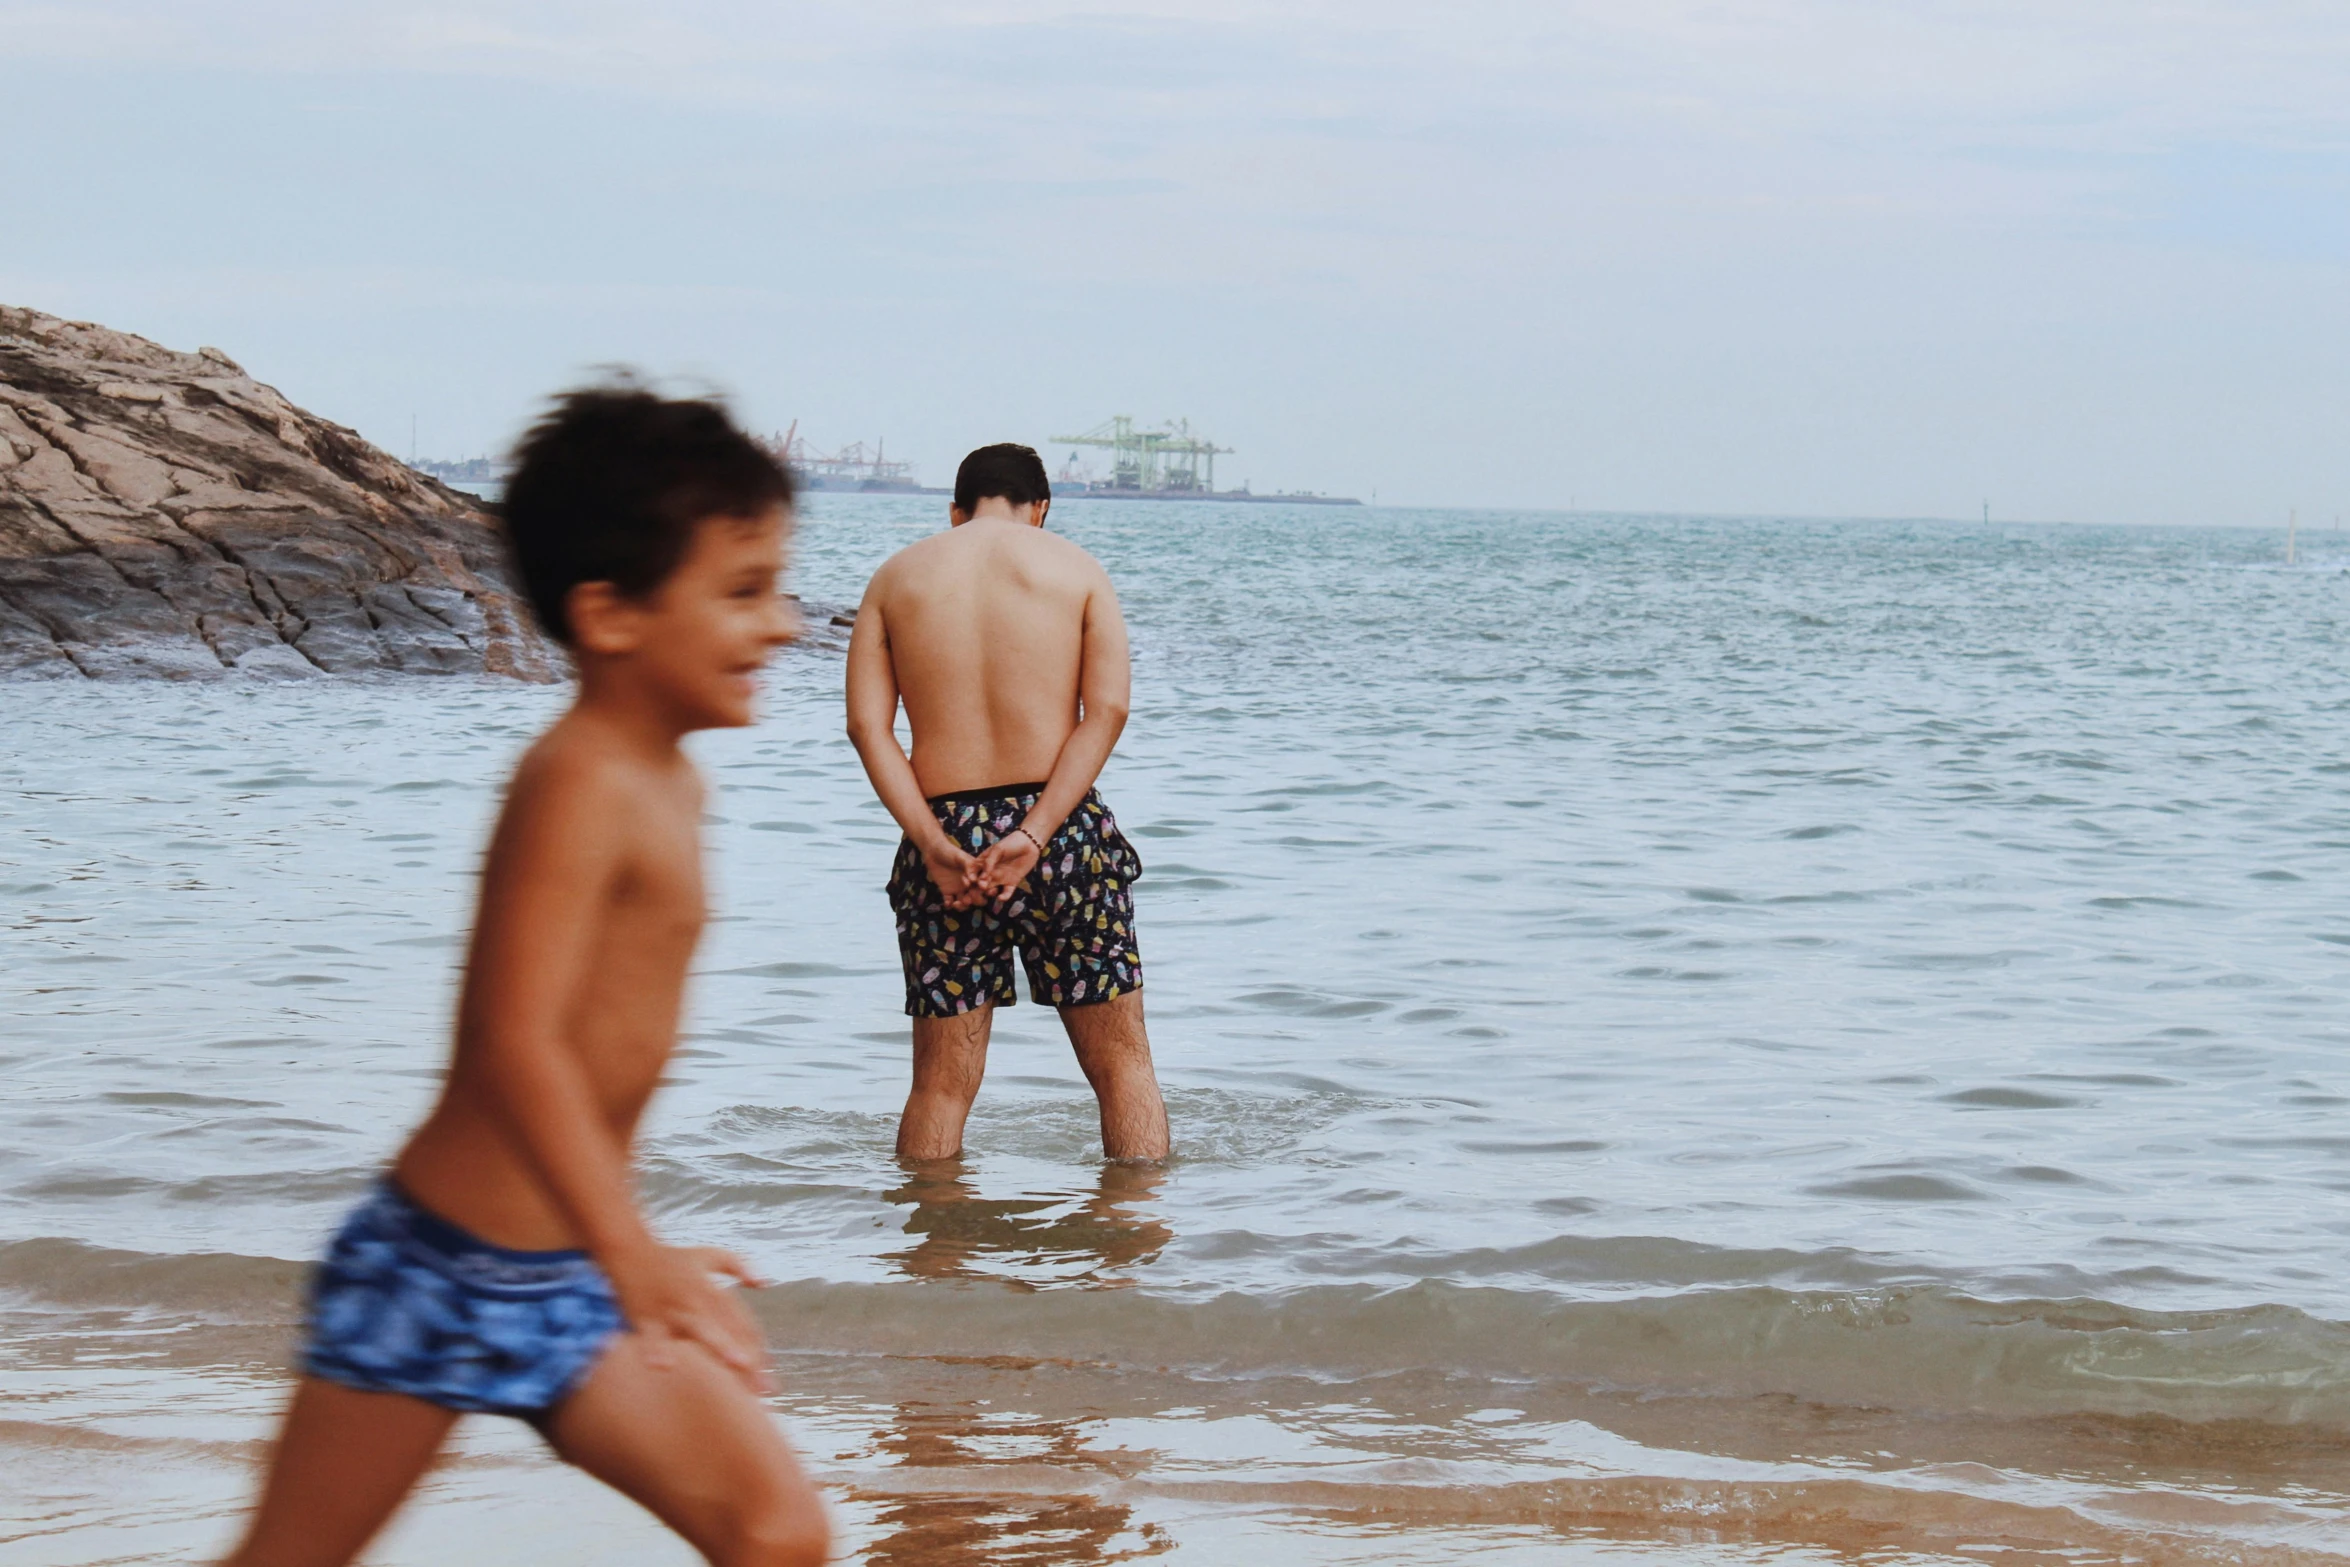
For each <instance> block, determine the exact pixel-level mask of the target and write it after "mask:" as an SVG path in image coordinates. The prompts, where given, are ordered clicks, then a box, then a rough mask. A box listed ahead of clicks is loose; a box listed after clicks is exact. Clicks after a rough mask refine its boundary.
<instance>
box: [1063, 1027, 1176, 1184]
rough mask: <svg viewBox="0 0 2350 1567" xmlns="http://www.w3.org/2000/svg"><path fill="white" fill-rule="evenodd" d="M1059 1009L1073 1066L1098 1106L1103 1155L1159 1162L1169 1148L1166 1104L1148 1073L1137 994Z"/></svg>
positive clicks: (1148, 1047)
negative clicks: (1080, 1072)
mask: <svg viewBox="0 0 2350 1567" xmlns="http://www.w3.org/2000/svg"><path fill="white" fill-rule="evenodd" d="M1060 1010H1061V1026H1062V1027H1063V1028H1066V1029H1067V1030H1068V1031H1069V1043H1070V1044H1071V1045H1072V1046H1073V1047H1075V1049H1076V1051H1077V1065H1078V1067H1079V1068H1080V1069H1082V1070H1083V1071H1084V1073H1085V1080H1086V1081H1087V1082H1089V1083H1091V1084H1092V1085H1093V1095H1094V1097H1095V1098H1096V1099H1098V1100H1100V1101H1101V1106H1102V1152H1103V1153H1104V1154H1106V1155H1108V1156H1109V1157H1110V1158H1112V1159H1164V1158H1166V1157H1167V1152H1168V1149H1169V1147H1170V1143H1169V1139H1168V1135H1167V1105H1166V1101H1165V1100H1163V1099H1161V1098H1160V1097H1159V1078H1158V1074H1157V1073H1156V1072H1154V1071H1153V1070H1152V1069H1151V1042H1150V1036H1149V1035H1148V1034H1146V1033H1144V1032H1143V1027H1142V992H1141V991H1139V990H1130V991H1128V992H1127V993H1126V994H1125V995H1123V996H1120V997H1118V998H1117V999H1116V1000H1114V1001H1096V1002H1092V1003H1090V1004H1088V1005H1084V1006H1068V1007H1063V1008H1061V1009H1060Z"/></svg>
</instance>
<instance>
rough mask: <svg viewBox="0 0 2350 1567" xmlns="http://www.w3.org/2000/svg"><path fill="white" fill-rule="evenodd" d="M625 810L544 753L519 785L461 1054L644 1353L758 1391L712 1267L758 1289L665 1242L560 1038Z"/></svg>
mask: <svg viewBox="0 0 2350 1567" xmlns="http://www.w3.org/2000/svg"><path fill="white" fill-rule="evenodd" d="M639 814H640V813H639V812H638V811H637V810H634V809H632V808H631V801H630V800H629V799H628V798H627V790H626V788H625V787H624V786H623V785H621V784H620V783H619V782H618V781H616V780H613V779H610V778H608V777H600V776H597V775H596V774H595V773H593V772H591V771H589V770H586V769H581V768H578V767H574V766H562V765H551V764H549V763H547V762H546V761H545V760H544V759H534V760H532V761H528V762H525V763H524V765H523V768H522V769H521V771H520V772H518V773H517V774H516V776H515V780H514V786H513V788H512V790H511V791H510V793H509V795H508V797H507V802H506V808H505V812H504V814H503V815H502V816H501V818H500V819H499V822H498V829H497V832H496V834H495V836H494V837H493V838H492V839H491V842H490V853H489V859H488V862H487V863H486V864H485V865H484V867H483V870H482V895H481V909H480V913H479V916H478V918H477V920H476V923H475V925H474V933H473V947H472V953H471V956H470V958H469V960H468V962H467V965H466V976H465V995H464V999H463V1001H462V1003H461V1004H460V1009H459V1020H458V1028H459V1033H460V1037H461V1039H462V1041H463V1049H462V1055H463V1059H464V1062H465V1064H466V1066H467V1067H468V1068H469V1069H470V1070H471V1072H472V1073H473V1074H475V1081H477V1082H479V1083H480V1084H481V1085H482V1087H483V1088H484V1089H485V1090H486V1092H487V1095H488V1098H489V1109H490V1112H491V1113H492V1114H493V1115H494V1116H495V1117H497V1119H499V1120H500V1121H502V1122H503V1123H504V1124H505V1125H506V1126H507V1127H508V1128H510V1129H511V1131H512V1132H513V1135H514V1139H515V1141H516V1143H517V1144H519V1146H520V1147H521V1149H522V1152H523V1154H524V1156H525V1157H526V1158H527V1159H528V1160H529V1161H530V1163H531V1165H532V1167H533V1168H535V1169H536V1170H537V1172H538V1174H539V1178H540V1179H541V1180H542V1181H543V1182H544V1183H545V1185H546V1189H547V1191H548V1193H549V1194H550V1195H551V1196H552V1197H553V1198H554V1200H555V1202H556V1204H557V1205H558V1206H559V1207H561V1208H562V1210H563V1212H564V1214H565V1215H566V1216H567V1217H568V1218H569V1219H570V1220H571V1222H572V1224H573V1225H574V1226H575V1227H576V1228H577V1229H578V1231H579V1233H580V1236H581V1238H582V1239H583V1240H584V1241H585V1242H586V1245H587V1249H588V1251H589V1252H590V1253H591V1254H592V1255H593V1256H594V1257H595V1259H596V1260H597V1262H598V1263H599V1264H601V1265H602V1266H603V1268H604V1271H605V1273H606V1274H607V1275H608V1276H609V1277H610V1279H611V1280H612V1287H613V1292H614V1294H616V1295H617V1296H618V1297H619V1299H620V1305H621V1310H622V1313H623V1314H624V1315H625V1316H626V1317H627V1318H628V1321H629V1325H630V1327H631V1328H632V1329H634V1330H635V1331H637V1332H638V1333H640V1334H642V1335H644V1337H645V1339H646V1346H647V1350H648V1358H650V1359H653V1360H654V1361H655V1362H656V1363H659V1362H660V1361H663V1360H665V1359H666V1354H667V1343H666V1341H667V1340H669V1339H693V1340H696V1341H698V1342H700V1343H701V1344H702V1345H703V1346H704V1347H706V1348H707V1349H709V1350H710V1351H711V1352H712V1353H714V1354H716V1355H717V1356H718V1358H719V1359H720V1360H721V1361H723V1362H725V1363H726V1364H727V1365H728V1366H730V1367H732V1368H733V1369H734V1370H735V1371H736V1372H737V1373H739V1374H741V1375H743V1376H744V1377H746V1378H748V1379H751V1380H752V1381H754V1382H757V1381H758V1380H759V1378H760V1376H761V1374H762V1373H761V1354H760V1349H759V1344H758V1339H757V1335H756V1332H755V1331H754V1330H752V1329H751V1327H750V1325H749V1323H748V1322H747V1321H746V1320H745V1319H744V1317H743V1315H742V1313H741V1312H740V1310H739V1309H738V1308H736V1307H735V1306H734V1305H733V1303H732V1302H730V1301H728V1300H727V1299H726V1298H725V1297H724V1296H723V1295H721V1294H720V1293H719V1291H718V1290H717V1288H716V1287H715V1286H714V1285H713V1284H712V1283H711V1282H710V1279H709V1276H708V1275H709V1272H710V1270H712V1269H716V1270H717V1271H720V1272H725V1273H730V1274H732V1275H734V1276H735V1277H737V1278H739V1279H741V1280H742V1281H743V1282H744V1283H756V1282H757V1281H756V1280H755V1279H753V1278H752V1277H751V1275H750V1271H749V1269H748V1268H747V1267H746V1266H745V1265H744V1264H743V1263H742V1262H741V1261H740V1260H739V1259H736V1258H734V1257H731V1256H729V1255H727V1254H725V1253H721V1252H713V1251H709V1250H706V1249H702V1248H670V1247H665V1246H663V1245H661V1244H660V1242H659V1241H657V1240H656V1239H655V1238H654V1237H653V1233H652V1231H651V1230H650V1229H649V1228H647V1227H646V1224H645V1221H644V1216H643V1215H642V1214H641V1213H639V1212H638V1210H637V1205H636V1194H635V1190H634V1185H633V1182H632V1180H631V1178H630V1172H629V1165H628V1150H627V1148H626V1147H625V1146H624V1145H623V1143H622V1141H621V1139H620V1137H619V1136H618V1135H617V1134H616V1133H615V1132H614V1130H613V1127H612V1123H611V1120H610V1119H609V1117H608V1116H607V1114H606V1113H605V1110H604V1107H603V1105H602V1104H601V1103H600V1102H599V1101H598V1098H597V1095H596V1092H595V1089H594V1087H593V1085H592V1084H591V1083H590V1081H589V1079H588V1074H587V1071H586V1068H585V1066H584V1065H583V1064H582V1062H581V1060H580V1058H579V1053H578V1051H577V1050H576V1049H575V1048H574V1047H573V1046H572V1044H571V1042H570V1041H569V1040H567V1039H566V1038H565V1037H564V1035H563V1024H564V1020H565V1019H566V1018H568V1017H569V1016H570V1015H571V1014H572V1011H573V1009H574V1006H575V1004H576V998H577V996H578V994H579V991H580V987H581V985H582V984H583V982H584V981H585V978H586V975H587V969H588V964H589V962H590V961H591V953H592V950H593V945H594V936H595V928H596V920H597V916H598V915H599V914H600V913H601V912H602V911H603V910H604V909H606V908H607V907H608V906H609V903H610V899H611V896H612V893H613V890H614V887H615V884H616V883H617V881H618V879H619V877H620V875H621V874H622V871H623V868H624V863H625V846H626V837H625V835H626V833H627V831H628V823H629V822H630V820H631V819H632V818H635V817H637V816H638V815H639Z"/></svg>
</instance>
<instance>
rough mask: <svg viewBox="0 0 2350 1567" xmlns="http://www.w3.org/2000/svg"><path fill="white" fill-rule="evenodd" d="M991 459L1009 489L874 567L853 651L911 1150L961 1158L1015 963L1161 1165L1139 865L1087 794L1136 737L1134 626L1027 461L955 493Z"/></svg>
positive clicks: (1112, 1128) (857, 731)
mask: <svg viewBox="0 0 2350 1567" xmlns="http://www.w3.org/2000/svg"><path fill="white" fill-rule="evenodd" d="M990 462H992V463H993V464H994V466H993V468H992V470H991V471H990V472H989V474H988V479H989V480H990V481H991V482H999V483H1005V484H1007V485H1008V486H1009V493H1008V492H1007V490H1006V489H994V490H980V491H979V492H978V493H977V494H976V496H975V497H974V498H973V500H972V502H971V503H970V505H969V509H968V510H966V509H964V505H963V504H962V496H961V495H960V493H959V494H958V504H957V506H956V507H955V508H953V509H952V511H951V513H950V517H949V521H950V524H951V525H950V527H949V528H948V530H947V531H946V532H944V533H941V534H936V535H933V536H932V537H930V538H927V539H924V540H922V541H921V542H920V543H918V544H913V545H910V546H908V547H907V548H905V549H903V550H900V551H899V552H898V553H897V554H896V555H894V556H892V557H890V559H889V560H888V561H887V562H886V563H884V564H883V566H882V567H881V569H880V570H879V571H877V572H875V573H874V574H873V581H872V583H871V585H870V586H868V587H867V589H866V591H865V601H864V604H863V606H862V607H861V608H860V609H859V610H858V612H857V622H856V629H855V631H854V632H853V633H852V634H851V636H850V639H849V669H848V719H849V737H850V739H851V740H853V741H854V742H855V744H856V747H857V752H858V754H859V756H860V757H861V758H863V760H864V763H865V771H866V775H867V776H868V777H869V778H871V780H872V782H873V789H874V792H875V793H876V794H878V795H879V796H880V797H881V802H882V804H883V805H885V806H887V807H888V808H889V812H890V814H891V815H892V816H893V817H895V818H896V819H897V821H898V824H899V826H901V827H903V828H904V829H905V833H906V838H905V842H904V843H903V844H902V845H901V846H900V849H899V855H898V863H897V866H896V868H895V869H893V871H892V873H891V876H890V901H891V905H892V907H893V909H894V910H895V911H896V914H897V925H898V942H899V955H900V957H901V959H902V960H903V963H904V966H905V970H906V989H907V1002H906V1010H907V1012H908V1014H909V1015H910V1016H911V1017H912V1018H913V1020H914V1085H913V1090H912V1092H911V1093H910V1094H909V1095H908V1098H907V1103H906V1112H905V1116H904V1118H903V1119H902V1120H901V1122H900V1124H899V1129H898V1151H899V1153H900V1155H901V1156H903V1157H907V1158H914V1159H936V1158H944V1157H947V1156H950V1155H953V1154H955V1153H957V1152H959V1151H960V1150H961V1147H962V1137H963V1124H964V1119H965V1117H966V1116H967V1114H968V1113H969V1110H970V1107H971V1102H972V1100H973V1098H974V1097H976V1095H977V1094H978V1091H979V1082H980V1077H981V1075H982V1073H983V1072H984V1070H985V1066H986V1056H987V1043H988V1035H989V1030H990V1025H991V1019H992V1017H993V1013H994V1009H995V1007H997V1006H999V1005H1004V1006H1008V1005H1012V1004H1014V1003H1015V1002H1016V1000H1017V995H1016V991H1015V987H1014V984H1013V980H1012V960H1013V956H1014V954H1015V952H1016V953H1017V955H1018V957H1019V960H1020V962H1021V964H1022V965H1023V966H1024V967H1025V968H1026V969H1027V972H1028V979H1029V985H1030V992H1031V998H1032V999H1033V1000H1035V1001H1037V1002H1038V1003H1039V1004H1041V1005H1049V1006H1053V1007H1057V1008H1058V1009H1059V1010H1060V1013H1061V1019H1062V1022H1063V1024H1064V1026H1065V1027H1066V1028H1067V1029H1068V1031H1069V1037H1070V1042H1071V1043H1072V1044H1073V1045H1074V1046H1075V1047H1076V1050H1077V1055H1078V1062H1079V1064H1080V1066H1081V1067H1083V1068H1084V1070H1085V1074H1086V1077H1087V1080H1088V1081H1089V1082H1091V1083H1092V1085H1093V1087H1094V1091H1095V1093H1096V1095H1097V1096H1098V1097H1099V1098H1100V1100H1101V1104H1102V1142H1103V1146H1104V1149H1105V1151H1107V1153H1108V1154H1109V1156H1110V1157H1111V1158H1113V1159H1130V1158H1131V1159H1157V1158H1162V1157H1164V1156H1165V1155H1166V1153H1167V1151H1168V1138H1167V1119H1166V1108H1165V1106H1164V1105H1163V1104H1162V1103H1161V1101H1160V1097H1159V1088H1158V1080H1157V1077H1156V1075H1155V1074H1154V1073H1153V1071H1152V1068H1151V1062H1150V1043H1149V1039H1148V1038H1147V1036H1146V1035H1145V1033H1144V1030H1143V1024H1142V993H1141V990H1142V968H1141V961H1142V960H1141V955H1140V951H1139V949H1138V948H1137V946H1136V944H1135V937H1134V933H1133V901H1132V891H1131V886H1132V881H1133V878H1134V876H1135V875H1137V874H1139V872H1140V869H1141V865H1140V860H1139V858H1138V857H1137V856H1136V855H1135V853H1134V851H1133V848H1132V846H1131V845H1130V844H1128V843H1127V841H1126V839H1125V838H1124V836H1123V835H1122V834H1120V833H1119V831H1118V827H1117V822H1116V820H1115V818H1113V817H1112V816H1111V815H1110V813H1109V810H1108V808H1107V806H1105V805H1104V804H1103V803H1102V801H1101V799H1100V797H1099V795H1098V794H1097V793H1096V792H1095V790H1094V780H1095V779H1096V778H1097V777H1098V776H1099V775H1100V773H1101V770H1102V766H1103V764H1104V763H1106V762H1107V761H1108V760H1109V758H1110V752H1111V749H1112V748H1113V747H1114V746H1115V745H1116V744H1117V743H1118V736H1119V734H1120V733H1121V731H1122V730H1123V729H1124V728H1125V724H1126V713H1127V704H1128V702H1129V699H1130V685H1131V675H1130V671H1129V668H1128V663H1127V645H1126V623H1125V619H1124V617H1123V616H1122V615H1121V614H1120V613H1119V609H1118V598H1117V594H1116V592H1115V591H1114V590H1113V589H1112V588H1111V586H1110V579H1109V575H1108V573H1106V572H1104V571H1103V570H1102V568H1101V565H1100V563H1099V562H1097V561H1096V560H1094V558H1093V557H1092V556H1091V555H1088V554H1087V553H1086V552H1085V551H1084V550H1082V549H1080V548H1078V547H1077V546H1076V545H1075V544H1072V543H1070V542H1069V541H1068V540H1066V539H1061V538H1057V537H1055V536H1053V535H1051V534H1048V533H1046V532H1045V531H1044V529H1043V523H1044V518H1045V514H1046V512H1047V511H1048V510H1049V509H1050V507H1051V500H1050V498H1049V496H1050V490H1049V486H1048V485H1047V483H1046V481H1045V477H1044V465H1043V464H1042V462H1041V461H1039V460H1038V459H1037V457H1036V454H1035V453H1034V452H1033V451H1029V450H1027V449H1026V448H1021V447H995V448H983V449H982V450H981V451H979V452H975V453H973V454H972V457H971V458H970V459H967V460H966V462H965V473H964V474H963V475H958V491H961V490H962V489H964V488H966V487H967V486H965V485H964V483H963V480H964V478H965V477H967V476H968V475H969V474H971V473H972V471H973V465H974V464H986V463H990ZM901 703H902V704H903V706H904V709H905V713H906V721H907V725H908V727H909V728H910V729H911V731H912V736H913V743H912V748H911V752H912V754H911V755H909V754H908V752H907V751H905V750H902V749H900V748H899V745H898V740H897V734H896V722H897V714H898V709H899V706H900V704H901ZM1048 848H1049V851H1050V852H1049V854H1048V852H1047V851H1048Z"/></svg>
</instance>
